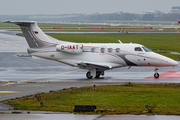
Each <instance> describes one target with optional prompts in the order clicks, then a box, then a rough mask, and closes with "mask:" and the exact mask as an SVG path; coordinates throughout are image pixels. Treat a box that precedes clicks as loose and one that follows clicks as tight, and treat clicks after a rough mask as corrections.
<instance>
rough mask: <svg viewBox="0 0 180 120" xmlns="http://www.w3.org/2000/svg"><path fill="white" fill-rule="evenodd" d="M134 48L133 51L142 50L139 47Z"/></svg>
mask: <svg viewBox="0 0 180 120" xmlns="http://www.w3.org/2000/svg"><path fill="white" fill-rule="evenodd" d="M134 50H135V51H141V52H142V51H143V50H142V49H141V48H140V47H135V48H134Z"/></svg>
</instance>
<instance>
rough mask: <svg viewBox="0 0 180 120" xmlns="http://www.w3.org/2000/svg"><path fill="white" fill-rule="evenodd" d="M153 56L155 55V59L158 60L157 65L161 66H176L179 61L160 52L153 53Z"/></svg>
mask: <svg viewBox="0 0 180 120" xmlns="http://www.w3.org/2000/svg"><path fill="white" fill-rule="evenodd" d="M151 55H152V56H154V57H153V58H154V60H155V61H157V63H158V64H157V65H155V66H161V67H168V66H169V67H174V66H178V62H177V61H175V60H173V59H171V58H168V57H165V56H163V55H160V54H157V53H152V54H151Z"/></svg>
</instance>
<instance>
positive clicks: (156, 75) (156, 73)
mask: <svg viewBox="0 0 180 120" xmlns="http://www.w3.org/2000/svg"><path fill="white" fill-rule="evenodd" d="M157 70H158V68H156V69H155V73H154V78H159V73H158V72H157Z"/></svg>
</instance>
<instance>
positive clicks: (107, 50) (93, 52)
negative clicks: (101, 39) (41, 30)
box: [32, 43, 178, 68]
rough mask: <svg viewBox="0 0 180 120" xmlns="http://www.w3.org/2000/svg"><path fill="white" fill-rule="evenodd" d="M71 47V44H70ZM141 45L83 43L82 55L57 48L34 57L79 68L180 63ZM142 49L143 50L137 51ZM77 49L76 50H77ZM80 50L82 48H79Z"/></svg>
mask: <svg viewBox="0 0 180 120" xmlns="http://www.w3.org/2000/svg"><path fill="white" fill-rule="evenodd" d="M68 45H69V46H70V45H71V44H68ZM142 47H143V46H142V45H140V44H131V43H130V44H102V43H92V44H91V43H88V44H87V43H83V48H82V52H81V53H78V54H76V53H74V52H73V47H72V48H70V47H69V48H63V49H67V50H71V51H72V52H71V53H70V52H64V51H60V50H56V47H51V49H50V48H48V49H47V50H46V49H43V50H42V52H34V53H32V55H34V56H37V57H41V58H46V59H53V60H56V61H59V62H62V63H66V64H68V65H71V66H78V63H81V62H84V63H87V62H88V63H93V64H99V65H108V66H110V67H111V68H116V67H123V66H155V67H169V66H171V67H173V66H177V65H178V63H177V62H176V61H174V60H172V59H170V58H168V57H165V56H162V55H159V54H157V53H154V52H152V51H145V49H144V48H142ZM136 48H137V49H138V48H140V49H141V50H140V51H139V50H136ZM75 49H76V48H75ZM79 49H80V47H79Z"/></svg>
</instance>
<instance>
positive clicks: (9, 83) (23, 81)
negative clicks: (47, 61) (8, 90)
mask: <svg viewBox="0 0 180 120" xmlns="http://www.w3.org/2000/svg"><path fill="white" fill-rule="evenodd" d="M83 70H84V69H80V70H75V71H70V72H65V73H60V74H55V75H50V76H46V77H39V78H34V79H28V80H22V81H18V82H10V81H8V80H5V81H7V82H8V83H7V84H4V85H3V86H5V85H11V84H17V83H25V82H29V81H33V80H38V79H43V78H51V77H55V76H60V75H65V74H70V73H74V72H79V71H83Z"/></svg>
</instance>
